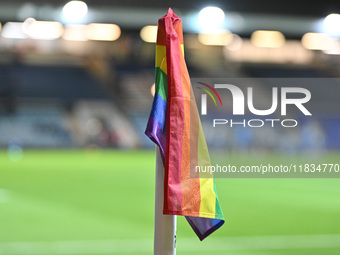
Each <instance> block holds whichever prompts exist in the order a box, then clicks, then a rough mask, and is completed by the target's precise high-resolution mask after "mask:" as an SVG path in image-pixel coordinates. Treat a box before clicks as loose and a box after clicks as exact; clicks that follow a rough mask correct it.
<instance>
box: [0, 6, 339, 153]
mask: <svg viewBox="0 0 340 255" xmlns="http://www.w3.org/2000/svg"><path fill="white" fill-rule="evenodd" d="M48 2H49V3H50V5H44V6H40V5H41V1H39V0H33V1H31V3H26V1H21V0H16V1H5V2H4V3H3V6H2V8H1V9H0V22H1V24H2V30H1V36H0V147H1V148H7V146H8V145H9V144H11V143H12V142H13V141H15V142H18V143H22V145H23V146H24V147H28V148H78V147H88V146H90V147H102V148H153V144H152V143H151V142H150V141H149V140H148V139H147V138H146V137H145V135H144V129H145V125H146V122H147V118H148V114H149V110H150V107H151V104H152V95H151V93H150V87H151V85H152V84H153V82H154V68H153V65H154V53H155V52H154V51H155V47H154V44H153V43H148V42H146V41H145V40H144V39H143V40H144V41H143V40H142V39H141V37H140V30H141V29H142V27H143V26H145V25H156V24H157V19H158V18H159V17H161V16H162V15H164V13H165V12H166V9H167V7H168V4H169V3H166V2H159V1H146V2H143V4H142V5H143V6H141V3H140V2H139V1H129V4H128V3H127V2H126V1H116V2H115V4H114V5H113V4H112V3H111V2H109V1H105V0H101V1H92V2H90V3H89V11H90V14H91V15H89V17H88V20H86V21H82V22H78V23H77V24H84V26H86V27H85V28H84V27H81V26H80V27H77V29H86V28H87V26H89V25H85V24H89V23H91V22H106V23H115V24H118V25H119V29H117V27H115V29H116V30H115V33H116V34H115V36H117V37H116V38H115V39H112V38H111V39H109V40H108V41H101V39H99V40H98V39H89V38H85V39H84V34H81V36H83V37H77V38H76V37H72V36H76V35H78V34H77V33H78V32H79V31H80V30H77V31H78V32H77V33H76V30H74V31H73V32H72V33H70V34H68V37H67V36H65V34H66V32H67V29H68V28H69V27H68V25H70V24H69V23H67V22H66V21H65V20H63V19H62V18H61V17H62V15H61V14H60V12H61V11H62V5H60V3H59V2H58V1H48ZM218 2H219V6H220V7H221V8H223V9H225V10H228V12H226V13H225V17H226V18H225V23H224V26H225V27H224V28H225V29H228V30H230V31H231V32H232V34H228V33H227V34H226V36H232V37H228V38H229V39H230V38H232V40H231V41H230V42H229V43H225V44H223V45H219V46H216V45H206V44H205V43H203V42H202V41H200V39H199V37H198V35H199V34H200V32H201V31H199V29H198V28H199V25H198V23H197V17H198V15H197V14H198V12H199V10H198V8H201V7H202V6H201V5H199V4H198V5H197V2H196V1H195V2H194V1H185V2H183V1H175V2H172V4H173V5H174V9H175V10H176V12H177V13H179V14H180V16H181V17H182V18H183V25H184V32H185V34H184V40H185V58H186V61H187V65H188V69H189V73H190V75H191V78H195V79H200V78H208V77H213V78H228V79H229V78H230V79H241V78H242V79H245V78H256V79H255V80H254V79H252V80H251V84H252V86H253V87H254V93H255V94H256V96H257V98H258V101H257V102H256V105H257V107H259V108H261V107H263V108H265V107H268V104H267V103H268V98H271V88H272V87H273V86H275V87H278V88H280V87H281V86H285V85H284V84H277V83H276V81H277V79H281V78H305V79H309V80H308V81H310V82H309V83H308V87H307V88H308V89H309V90H310V91H311V92H312V100H311V101H310V102H309V103H308V108H309V109H310V110H311V111H312V112H313V120H312V121H308V119H306V118H303V116H301V115H299V112H298V111H294V110H293V111H292V112H291V113H290V114H291V115H292V116H294V117H295V118H296V119H298V120H299V122H300V123H301V125H300V127H299V128H298V129H294V130H291V131H288V130H286V129H280V128H275V129H270V128H262V129H253V130H249V129H247V128H244V129H238V128H235V129H232V130H231V129H224V130H214V131H215V132H209V129H210V128H211V125H209V121H210V120H209V119H204V118H203V120H202V121H203V126H204V128H205V130H206V131H208V132H206V133H207V142H208V144H209V145H210V146H211V147H213V148H216V149H220V148H226V147H227V148H228V149H230V150H233V149H236V150H239V149H240V150H243V149H245V150H250V149H265V150H279V151H290V152H292V151H293V152H294V151H296V150H298V149H301V148H305V149H308V148H312V147H315V148H318V150H319V149H320V150H323V149H340V132H339V131H338V130H340V118H339V116H340V115H339V111H340V103H339V102H340V101H339V100H338V97H339V95H340V82H339V79H338V77H339V73H340V57H339V56H340V55H339V54H340V41H339V36H336V37H334V38H333V37H332V38H328V37H326V38H323V39H320V40H321V41H318V43H319V44H317V45H316V46H315V45H313V47H316V49H315V48H314V49H312V48H311V47H312V46H306V45H305V44H304V43H303V42H302V41H303V37H304V36H305V35H306V33H308V32H314V33H317V35H320V34H319V33H320V32H322V31H319V30H320V29H319V28H320V26H319V25H318V24H319V23H320V22H321V21H320V20H323V19H324V18H325V17H326V15H327V14H329V13H327V12H328V11H329V9H332V8H330V7H332V6H334V3H336V4H337V2H333V1H326V2H327V5H326V2H324V4H323V5H322V4H320V5H318V7H316V4H315V5H313V6H312V5H310V6H309V8H305V7H306V5H305V3H302V2H299V1H298V2H296V8H294V10H292V8H290V7H289V8H288V5H287V4H286V3H276V2H275V3H273V2H270V1H265V2H266V4H263V5H261V6H259V5H258V3H255V2H254V3H252V2H249V1H247V3H246V4H245V1H241V2H240V1H238V2H233V3H228V4H227V3H226V2H223V1H217V2H216V3H218ZM242 2H243V3H244V4H241V3H242ZM44 3H45V2H44ZM202 4H203V2H202ZM321 5H322V6H321ZM193 6H195V8H194V9H192V7H193ZM260 7H261V8H260ZM264 7H265V8H264ZM333 9H334V8H333ZM277 14H279V15H277ZM30 17H31V18H35V19H37V20H52V21H57V22H60V23H58V24H57V25H58V26H59V27H61V28H62V29H64V34H62V33H60V34H59V35H58V36H57V37H55V38H54V39H51V38H50V39H36V38H34V37H32V36H31V35H30V34H29V33H26V32H27V31H26V32H25V33H24V32H23V31H21V30H20V31H19V32H18V31H14V32H16V33H17V34H15V33H14V35H11V34H10V33H9V32H11V31H9V27H10V26H7V27H6V25H8V24H9V23H8V22H22V23H15V24H14V23H13V24H14V25H13V24H12V25H13V26H14V27H15V26H18V24H19V26H23V27H25V26H29V25H30V24H31V23H32V22H33V23H34V22H36V21H34V20H32V19H31V20H29V19H27V18H30ZM54 25H56V24H54ZM72 25H75V24H72ZM255 30H278V31H274V32H276V34H278V35H279V41H280V40H281V41H280V42H279V43H282V45H279V46H275V43H277V41H275V40H277V38H276V39H275V40H274V42H273V43H274V45H267V46H263V45H262V46H261V45H259V44H258V42H257V43H256V42H255V41H254V38H253V37H252V35H253V32H254V31H255ZM12 32H13V31H12ZM41 34H42V35H44V33H41ZM45 34H48V33H47V31H45ZM104 34H105V33H104ZM321 35H322V34H321ZM11 36H12V37H11ZM70 36H71V37H70ZM151 37H152V36H151ZM70 38H71V39H70ZM280 38H281V39H280ZM282 38H283V39H282ZM229 39H228V40H229ZM301 39H302V40H301ZM105 40H106V39H105ZM282 40H283V41H282ZM322 40H323V41H322ZM269 41H270V40H269V39H268V40H266V41H265V43H268V42H269ZM315 41H317V40H316V39H315V40H314V41H313V42H315ZM320 42H321V44H320ZM262 43H263V42H262ZM325 43H326V44H327V43H328V44H329V45H333V46H332V47H333V48H332V47H331V48H329V47H330V46H329V45H328V44H327V45H326V46H327V47H325ZM328 46H329V47H328ZM308 47H310V48H308ZM318 47H319V48H318ZM324 78H328V79H324ZM274 79H276V80H274ZM320 79H322V84H320V82H319V81H320ZM212 83H213V81H212ZM193 85H195V84H193ZM247 86H248V85H242V84H241V85H240V87H241V89H242V90H243V91H246V89H247ZM194 87H195V86H194ZM303 87H306V86H303ZM224 101H225V102H226V106H227V109H231V106H232V104H231V100H230V98H227V97H226V98H225V100H224ZM208 105H209V109H210V110H211V111H214V112H211V114H210V118H226V117H228V118H230V117H231V113H230V110H227V116H226V115H225V112H224V113H223V112H222V110H223V111H225V109H222V110H221V109H218V108H215V107H214V106H213V104H212V102H208ZM313 139H314V141H317V142H316V144H312V141H313ZM289 141H290V142H289Z"/></svg>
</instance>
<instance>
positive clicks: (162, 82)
mask: <svg viewBox="0 0 340 255" xmlns="http://www.w3.org/2000/svg"><path fill="white" fill-rule="evenodd" d="M155 84H156V93H155V96H154V100H153V104H152V108H151V113H150V117H149V121H148V124H147V128H146V131H145V134H146V135H147V136H148V137H149V138H150V139H151V140H152V141H154V142H155V143H156V144H157V145H158V146H159V148H160V151H161V156H162V159H163V162H164V169H165V180H164V208H163V213H164V214H170V215H183V216H186V219H187V221H188V222H189V224H190V225H191V227H192V228H193V230H194V231H195V233H196V234H197V236H198V237H199V238H200V240H203V239H204V238H205V237H207V236H208V235H210V234H211V233H212V232H214V231H215V230H216V229H218V228H219V227H220V226H222V225H223V223H224V217H223V213H222V210H221V206H220V203H219V200H218V197H217V193H216V187H215V182H214V179H213V178H199V177H200V173H195V171H194V167H195V166H197V165H199V166H207V165H210V158H209V153H208V149H207V145H206V141H205V138H204V134H203V130H202V126H201V122H200V119H199V115H198V111H197V106H196V102H195V100H194V97H193V91H192V88H191V84H190V77H189V73H188V70H187V67H186V63H185V60H184V51H183V32H182V22H181V19H180V18H179V17H178V16H177V15H176V14H174V13H173V12H172V10H171V9H169V11H168V13H167V15H165V16H164V17H162V18H160V19H159V21H158V34H157V44H156V77H155ZM190 172H191V174H194V175H195V176H190ZM195 177H196V178H195Z"/></svg>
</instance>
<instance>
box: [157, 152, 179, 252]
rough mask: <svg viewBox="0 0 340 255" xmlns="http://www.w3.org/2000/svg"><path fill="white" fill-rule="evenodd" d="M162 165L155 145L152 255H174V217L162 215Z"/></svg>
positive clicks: (175, 221)
mask: <svg viewBox="0 0 340 255" xmlns="http://www.w3.org/2000/svg"><path fill="white" fill-rule="evenodd" d="M163 200H164V165H163V161H162V158H161V153H160V150H159V148H158V146H157V145H156V187H155V227H154V253H153V254H154V255H176V223H177V216H176V215H163Z"/></svg>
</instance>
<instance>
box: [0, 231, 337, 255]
mask: <svg viewBox="0 0 340 255" xmlns="http://www.w3.org/2000/svg"><path fill="white" fill-rule="evenodd" d="M152 245H153V240H152V239H122V240H118V239H115V240H79V241H55V242H6V243H0V255H28V254H34V255H39V254H48V255H52V254H94V253H95V254H109V253H110V254H116V253H122V254H124V253H127V254H128V253H130V254H131V253H134V254H141V253H150V252H152ZM315 248H340V234H330V235H296V236H242V237H211V238H210V239H209V238H208V240H206V241H203V242H200V241H199V240H198V239H197V238H179V239H178V250H181V251H191V252H195V251H209V252H213V251H215V252H216V251H240V250H248V251H251V250H283V249H315Z"/></svg>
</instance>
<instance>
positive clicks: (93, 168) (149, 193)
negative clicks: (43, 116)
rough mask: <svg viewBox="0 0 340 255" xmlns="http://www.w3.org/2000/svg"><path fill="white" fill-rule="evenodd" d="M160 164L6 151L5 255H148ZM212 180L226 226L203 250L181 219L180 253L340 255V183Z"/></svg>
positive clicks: (1, 214)
mask: <svg viewBox="0 0 340 255" xmlns="http://www.w3.org/2000/svg"><path fill="white" fill-rule="evenodd" d="M339 156H340V155H339V154H331V155H327V156H326V157H325V160H329V161H330V160H332V161H333V163H339ZM254 157H255V156H252V155H248V156H247V157H246V156H244V155H243V156H242V155H241V156H237V155H236V154H235V155H232V156H230V157H229V158H230V160H231V161H233V162H234V163H235V164H237V163H239V162H243V163H244V164H251V162H252V161H254V160H255V158H254ZM266 157H270V158H271V160H272V161H274V162H278V163H285V162H284V161H285V160H286V161H287V159H284V158H281V157H275V156H266ZM268 160H269V158H268ZM154 162H155V155H154V152H153V151H101V150H83V151H77V150H76V151H72V150H70V151H67V150H65V151H63V150H61V151H53V150H50V151H49V150H48V151H39V150H37V151H34V150H32V151H29V150H28V151H24V154H23V158H22V159H21V160H20V161H17V162H12V161H10V160H9V158H8V156H7V151H0V255H12V254H20V255H21V254H22V255H24V254H35V255H37V254H44V255H49V254H67V255H72V254H84V255H99V254H122V255H124V254H152V245H153V243H152V238H153V217H154V216H153V213H154V179H155V174H154V173H155V169H154V166H155V163H154ZM286 163H288V162H286ZM216 182H217V188H218V194H219V197H220V200H221V204H222V208H223V211H224V215H225V218H226V223H225V225H224V226H222V228H221V229H220V230H218V231H217V232H216V233H214V234H213V235H211V236H210V237H208V238H207V239H206V240H204V241H203V242H200V241H199V240H198V238H196V237H195V234H194V232H193V231H192V230H191V229H190V226H189V225H188V224H187V223H186V221H185V219H184V217H178V232H177V254H178V255H194V254H195V255H203V254H217V255H221V254H231V255H260V254H261V255H272V254H273V255H286V254H293V255H295V254H296V255H301V254H308V255H316V254H318V255H319V254H327V255H329V254H340V179H339V178H333V179H312V178H310V179H217V180H216ZM105 242H107V243H105ZM53 245H54V246H53ZM84 245H85V246H84ZM56 247H57V248H56Z"/></svg>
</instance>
